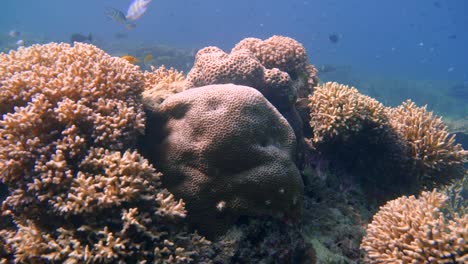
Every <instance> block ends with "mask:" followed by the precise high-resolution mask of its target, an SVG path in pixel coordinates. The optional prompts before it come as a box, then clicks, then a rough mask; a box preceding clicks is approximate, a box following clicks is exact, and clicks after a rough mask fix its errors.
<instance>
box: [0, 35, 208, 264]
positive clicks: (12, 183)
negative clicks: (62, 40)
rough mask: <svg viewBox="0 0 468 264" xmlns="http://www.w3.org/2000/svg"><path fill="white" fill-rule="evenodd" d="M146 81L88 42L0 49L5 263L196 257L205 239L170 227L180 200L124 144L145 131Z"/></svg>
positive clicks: (180, 215)
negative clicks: (144, 91)
mask: <svg viewBox="0 0 468 264" xmlns="http://www.w3.org/2000/svg"><path fill="white" fill-rule="evenodd" d="M143 87H144V81H143V73H141V72H140V71H139V70H138V68H137V67H135V66H133V65H131V64H129V63H128V62H126V61H125V60H123V59H120V58H114V57H111V56H109V55H108V54H106V53H105V52H103V51H102V50H100V49H98V48H96V47H95V46H92V45H87V44H82V43H75V45H74V46H73V47H71V46H70V45H68V44H56V43H51V44H47V45H34V46H31V47H29V48H19V49H18V50H17V51H11V52H10V53H9V54H0V105H1V109H0V111H1V114H3V116H2V119H1V120H0V181H1V183H2V184H4V185H6V186H7V187H8V192H7V196H6V198H5V199H4V200H3V201H2V202H3V203H2V221H1V222H0V223H1V224H2V231H1V232H0V236H1V241H2V242H1V243H0V249H1V250H0V253H1V254H2V255H1V258H2V261H14V262H17V263H136V262H138V261H152V260H154V261H155V263H163V262H165V263H167V262H178V263H184V262H189V261H191V260H195V259H197V260H201V259H203V258H202V257H201V256H200V257H198V256H199V254H198V253H197V252H201V251H199V250H198V249H204V250H206V247H207V246H208V245H209V242H208V241H206V240H205V239H204V238H203V237H200V236H198V235H197V234H190V233H187V232H184V231H183V230H181V229H175V228H174V224H173V223H174V221H176V220H178V219H181V218H183V217H185V215H186V211H185V208H184V203H183V202H182V201H181V200H176V199H175V198H174V196H173V195H172V194H170V193H169V192H168V191H167V190H165V189H162V188H161V187H160V184H161V183H160V181H161V180H160V176H161V175H160V174H159V173H157V172H156V171H155V169H154V168H153V167H152V165H150V164H149V163H148V161H147V160H146V159H145V158H143V157H142V156H141V155H140V154H138V153H137V152H135V151H131V150H127V148H129V147H133V145H134V143H136V138H137V136H138V135H141V134H142V133H143V132H144V127H145V114H144V112H143V105H142V103H141V98H140V94H141V92H142V91H143ZM2 187H3V186H2Z"/></svg>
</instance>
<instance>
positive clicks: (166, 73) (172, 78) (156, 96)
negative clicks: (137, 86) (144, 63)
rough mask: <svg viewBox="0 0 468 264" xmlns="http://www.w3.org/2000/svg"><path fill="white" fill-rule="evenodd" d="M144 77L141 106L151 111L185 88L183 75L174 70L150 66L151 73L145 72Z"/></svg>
mask: <svg viewBox="0 0 468 264" xmlns="http://www.w3.org/2000/svg"><path fill="white" fill-rule="evenodd" d="M144 77H145V90H144V91H143V94H142V96H143V104H144V105H145V107H146V108H149V109H153V110H155V109H156V108H157V107H158V106H159V105H160V104H161V103H162V102H163V101H164V100H165V99H166V98H167V97H169V96H170V95H173V94H176V93H179V92H182V90H183V88H184V86H185V76H184V74H183V73H182V72H179V71H177V70H175V69H174V68H170V69H167V68H166V67H164V66H161V67H159V68H155V67H153V66H151V71H145V72H144Z"/></svg>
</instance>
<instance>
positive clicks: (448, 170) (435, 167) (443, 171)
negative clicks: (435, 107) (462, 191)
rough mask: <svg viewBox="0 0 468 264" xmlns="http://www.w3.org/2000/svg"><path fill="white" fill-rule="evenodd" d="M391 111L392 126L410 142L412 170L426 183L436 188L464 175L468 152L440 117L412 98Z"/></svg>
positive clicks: (389, 112)
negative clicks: (417, 104)
mask: <svg viewBox="0 0 468 264" xmlns="http://www.w3.org/2000/svg"><path fill="white" fill-rule="evenodd" d="M388 115H389V116H390V117H391V118H390V124H391V126H392V128H393V129H394V130H395V131H396V132H397V133H398V134H399V136H400V137H401V138H402V139H404V140H405V141H406V142H407V143H408V144H409V146H410V158H411V161H412V167H413V168H412V173H414V174H415V176H416V177H417V178H418V179H419V181H421V182H422V184H423V185H424V186H428V187H429V188H433V187H436V186H437V185H439V184H448V183H450V182H451V181H452V180H453V179H454V178H460V177H463V174H464V168H463V163H464V162H466V157H467V156H468V152H467V151H465V150H464V149H463V148H462V147H461V145H460V144H456V143H455V136H454V135H450V134H449V132H448V131H447V126H446V125H445V124H444V123H443V122H442V119H441V118H440V117H437V116H435V115H433V113H432V112H430V111H427V109H426V107H417V106H416V105H415V104H414V103H413V102H411V101H410V100H408V101H406V102H404V103H403V104H402V105H400V106H398V107H396V108H392V109H389V111H388ZM441 175H443V176H441Z"/></svg>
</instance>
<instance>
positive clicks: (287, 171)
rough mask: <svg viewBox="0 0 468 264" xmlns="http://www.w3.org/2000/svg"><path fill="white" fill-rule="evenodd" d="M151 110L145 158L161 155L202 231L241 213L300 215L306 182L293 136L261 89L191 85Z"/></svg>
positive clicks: (170, 184)
mask: <svg viewBox="0 0 468 264" xmlns="http://www.w3.org/2000/svg"><path fill="white" fill-rule="evenodd" d="M148 116H149V121H148V128H147V133H146V134H147V135H150V136H149V137H151V138H147V139H145V140H144V142H145V146H144V147H146V149H147V151H148V153H147V154H148V157H151V159H155V160H157V161H158V164H159V165H158V167H159V168H160V169H161V170H162V172H163V173H164V175H165V177H164V178H163V183H164V184H165V186H167V188H168V189H169V190H170V191H171V192H172V193H174V194H175V195H176V196H177V197H178V198H182V199H184V201H185V202H186V204H187V210H188V212H189V214H188V219H189V220H191V221H192V223H193V224H194V226H195V227H196V228H198V229H199V230H200V231H201V232H202V233H203V234H207V235H210V236H211V235H216V234H214V233H218V234H219V233H221V232H222V231H223V230H225V229H226V227H228V226H230V225H231V224H232V223H233V222H235V221H236V220H237V219H238V218H239V217H240V216H242V215H260V214H274V215H277V214H283V213H284V214H286V215H294V214H297V213H298V211H299V208H300V201H301V195H302V192H303V183H302V179H301V176H300V174H299V171H298V169H297V168H296V166H295V165H294V162H293V156H294V153H295V150H296V149H295V146H296V138H295V136H294V133H293V131H292V129H291V127H290V126H289V124H288V123H287V121H286V120H285V119H284V117H282V116H281V114H280V113H279V112H278V111H277V110H276V109H275V108H274V107H273V106H272V105H271V104H270V103H269V102H268V101H267V100H266V99H265V98H264V97H263V96H262V95H261V93H259V92H258V91H257V90H255V89H253V88H250V87H245V86H239V85H233V84H225V85H210V86H204V87H199V88H194V89H189V90H186V91H184V92H182V93H178V94H175V95H173V96H171V97H169V98H167V99H166V100H165V101H164V102H163V103H162V104H161V105H160V107H159V108H158V111H157V112H155V113H151V114H149V115H148ZM157 133H159V134H160V135H159V136H154V135H156V134H157ZM151 141H153V142H152V143H150V142H151Z"/></svg>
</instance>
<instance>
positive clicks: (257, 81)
mask: <svg viewBox="0 0 468 264" xmlns="http://www.w3.org/2000/svg"><path fill="white" fill-rule="evenodd" d="M223 83H234V84H238V85H246V86H250V87H253V88H256V89H257V90H259V91H260V92H261V93H262V94H263V95H264V96H265V97H266V98H267V99H268V100H270V102H271V103H272V104H273V105H275V106H276V108H278V109H280V110H283V109H285V108H289V107H290V106H291V104H293V103H294V101H295V100H296V94H295V91H294V90H293V87H292V82H291V79H290V77H289V75H288V74H287V73H286V72H283V71H281V70H278V69H268V68H265V67H264V66H263V65H262V64H261V63H260V62H259V61H258V60H257V59H256V58H255V56H254V54H253V53H252V52H250V51H249V50H247V49H240V50H236V51H232V52H231V53H230V54H227V53H225V52H224V51H222V50H221V49H219V48H217V47H206V48H203V49H201V50H199V51H198V52H197V55H196V57H195V64H194V66H193V68H192V69H191V70H190V72H189V73H188V75H187V82H186V85H185V86H186V87H187V88H193V87H200V86H204V85H209V84H223Z"/></svg>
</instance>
